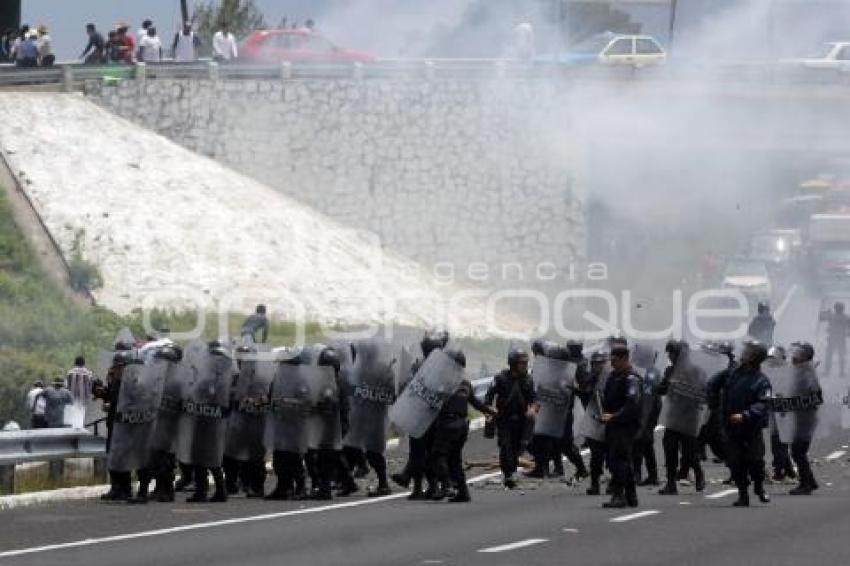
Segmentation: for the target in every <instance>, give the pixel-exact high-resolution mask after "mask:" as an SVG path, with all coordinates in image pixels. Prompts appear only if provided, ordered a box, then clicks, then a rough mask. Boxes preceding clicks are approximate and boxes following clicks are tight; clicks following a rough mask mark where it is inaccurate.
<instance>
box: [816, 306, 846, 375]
mask: <svg viewBox="0 0 850 566" xmlns="http://www.w3.org/2000/svg"><path fill="white" fill-rule="evenodd" d="M819 320H820V321H821V322H826V360H825V363H826V367H825V368H824V369H825V371H826V375H830V374H831V373H832V358H833V357H834V356H838V375H840V376H841V377H844V367H845V362H846V360H847V337H848V335H850V317H848V316H847V315H846V314H844V303H841V302H838V303H835V306H834V307H833V310H832V312H830V311H822V312H821V313H820V316H819Z"/></svg>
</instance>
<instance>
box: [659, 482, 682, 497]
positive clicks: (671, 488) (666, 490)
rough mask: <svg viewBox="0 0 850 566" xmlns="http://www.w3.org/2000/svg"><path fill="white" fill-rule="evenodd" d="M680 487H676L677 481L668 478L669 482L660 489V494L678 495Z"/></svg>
mask: <svg viewBox="0 0 850 566" xmlns="http://www.w3.org/2000/svg"><path fill="white" fill-rule="evenodd" d="M678 494H679V488H678V487H676V482H675V481H674V480H670V479H668V480H667V483H666V484H665V485H664V487H662V488H661V489H659V490H658V495H678Z"/></svg>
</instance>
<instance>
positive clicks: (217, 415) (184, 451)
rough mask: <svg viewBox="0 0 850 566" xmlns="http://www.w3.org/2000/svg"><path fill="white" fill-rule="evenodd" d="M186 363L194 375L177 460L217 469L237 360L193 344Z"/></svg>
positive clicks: (212, 346) (217, 348)
mask: <svg viewBox="0 0 850 566" xmlns="http://www.w3.org/2000/svg"><path fill="white" fill-rule="evenodd" d="M183 360H184V362H186V363H187V364H188V366H189V369H190V371H191V374H190V376H189V383H187V388H186V398H185V399H184V402H183V416H182V419H181V422H180V435H179V439H178V443H177V444H178V445H177V459H178V460H179V461H180V462H182V463H184V464H190V465H194V466H201V467H206V468H217V467H220V466H221V464H222V460H223V458H224V440H225V434H226V432H227V414H228V411H229V409H230V387H231V384H232V382H233V369H234V368H233V359H232V358H231V357H230V352H228V351H227V350H226V349H225V348H223V347H222V346H217V345H215V344H209V345H207V344H204V343H203V342H200V341H195V342H192V343H190V344H189V345H188V346H187V347H186V350H185V352H184V356H183Z"/></svg>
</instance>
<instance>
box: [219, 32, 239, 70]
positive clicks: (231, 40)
mask: <svg viewBox="0 0 850 566" xmlns="http://www.w3.org/2000/svg"><path fill="white" fill-rule="evenodd" d="M238 56H239V51H238V49H237V48H236V38H235V37H234V36H233V34H232V33H230V27H229V26H228V25H227V23H226V22H225V23H224V24H223V25H222V26H221V29H220V30H219V31H217V32H215V35H214V36H213V59H215V60H216V61H225V62H227V61H233V60H234V59H236V58H237V57H238Z"/></svg>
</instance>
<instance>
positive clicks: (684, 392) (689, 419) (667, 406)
mask: <svg viewBox="0 0 850 566" xmlns="http://www.w3.org/2000/svg"><path fill="white" fill-rule="evenodd" d="M700 354H701V352H700V351H698V350H697V351H692V352H689V353H688V354H687V355H686V354H684V353H683V354H681V355H680V358H679V359H678V360H677V363H676V365H675V366H673V372H672V375H671V376H670V385H669V388H668V389H667V394H666V395H664V396H663V400H662V405H661V415H660V417H659V422H660V423H661V424H662V425H664V427H665V428H668V429H670V430H674V431H676V432H679V433H681V434H684V435H686V436H691V437H696V436H697V435H698V434H699V431H700V428H702V425H704V424H705V423H706V422H707V421H708V404H707V400H706V381H707V377H706V373H705V371H704V370H703V369H702V368H701V367H700V366H698V365H696V363H694V359H698V360H700V361H701V360H702V356H701V355H700Z"/></svg>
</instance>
